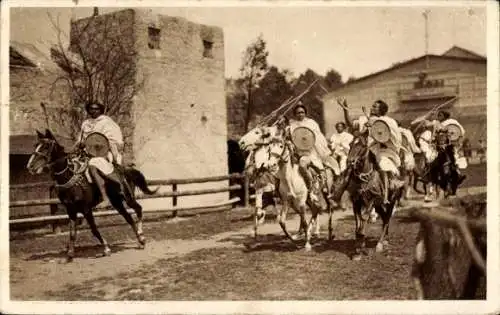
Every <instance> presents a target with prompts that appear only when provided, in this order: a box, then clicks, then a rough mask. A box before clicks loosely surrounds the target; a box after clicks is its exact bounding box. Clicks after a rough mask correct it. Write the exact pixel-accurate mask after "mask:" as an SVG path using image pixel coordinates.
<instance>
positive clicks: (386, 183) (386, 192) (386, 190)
mask: <svg viewBox="0 0 500 315" xmlns="http://www.w3.org/2000/svg"><path fill="white" fill-rule="evenodd" d="M380 173H381V175H382V181H383V183H384V204H388V203H389V176H388V174H387V172H384V171H382V172H380Z"/></svg>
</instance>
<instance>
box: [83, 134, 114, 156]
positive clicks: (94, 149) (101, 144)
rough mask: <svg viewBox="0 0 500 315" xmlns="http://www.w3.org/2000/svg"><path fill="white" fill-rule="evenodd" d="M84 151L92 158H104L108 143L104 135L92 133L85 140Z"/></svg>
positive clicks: (107, 150)
mask: <svg viewBox="0 0 500 315" xmlns="http://www.w3.org/2000/svg"><path fill="white" fill-rule="evenodd" d="M84 144H85V150H86V151H87V153H88V154H90V155H91V156H94V157H106V156H107V154H108V152H109V141H108V138H106V136H105V135H103V134H102V133H99V132H93V133H91V134H89V135H88V136H87V138H85V141H84Z"/></svg>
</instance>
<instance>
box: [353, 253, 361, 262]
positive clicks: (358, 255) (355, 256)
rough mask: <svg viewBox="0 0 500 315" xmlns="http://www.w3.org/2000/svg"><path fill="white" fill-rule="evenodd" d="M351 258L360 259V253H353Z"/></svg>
mask: <svg viewBox="0 0 500 315" xmlns="http://www.w3.org/2000/svg"><path fill="white" fill-rule="evenodd" d="M351 259H352V260H354V261H360V260H361V254H354V255H352V257H351Z"/></svg>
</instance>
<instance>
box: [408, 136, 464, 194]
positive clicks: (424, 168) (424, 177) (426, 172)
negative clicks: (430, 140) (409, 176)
mask: <svg viewBox="0 0 500 315" xmlns="http://www.w3.org/2000/svg"><path fill="white" fill-rule="evenodd" d="M435 149H436V158H435V159H434V160H433V161H432V162H431V163H427V162H426V160H425V157H424V155H423V154H421V153H419V154H418V155H416V156H415V161H416V167H415V169H414V174H415V180H414V183H413V186H414V187H413V188H414V189H415V191H416V192H418V193H424V194H425V201H431V199H430V197H431V195H432V192H433V191H435V194H436V198H437V197H438V196H439V189H440V190H442V191H443V192H444V197H445V198H447V197H448V196H450V195H455V194H456V192H457V189H458V187H459V185H460V184H461V183H462V182H463V180H464V179H465V177H462V178H460V176H459V175H458V172H457V166H456V161H455V155H454V152H453V151H454V148H453V145H452V144H450V142H449V140H448V134H447V132H446V131H441V132H438V133H437V134H436V140H435ZM418 182H421V183H422V184H423V188H424V191H423V192H422V191H421V190H419V189H417V184H418ZM429 185H431V186H430V188H431V189H432V190H431V191H428V186H429Z"/></svg>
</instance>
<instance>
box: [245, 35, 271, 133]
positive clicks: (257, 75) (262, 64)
mask: <svg viewBox="0 0 500 315" xmlns="http://www.w3.org/2000/svg"><path fill="white" fill-rule="evenodd" d="M268 55H269V52H268V51H267V48H266V42H265V41H264V39H263V38H262V34H260V35H259V37H257V39H256V40H255V41H254V42H252V43H251V44H250V45H249V46H248V47H247V49H246V50H245V53H244V55H243V64H242V66H241V68H240V73H241V75H242V80H243V81H244V90H245V97H246V104H245V109H246V115H245V131H248V126H249V123H250V121H251V119H252V115H253V114H254V113H253V105H254V95H253V92H254V91H255V89H257V88H258V87H259V82H260V80H261V79H262V77H263V76H264V74H265V73H266V72H267V68H268V64H267V57H268Z"/></svg>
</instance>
